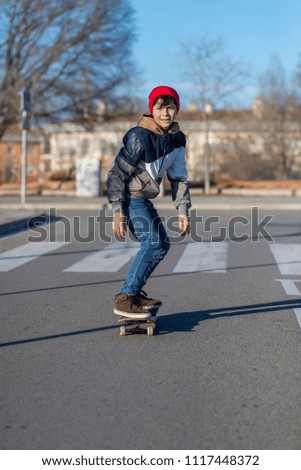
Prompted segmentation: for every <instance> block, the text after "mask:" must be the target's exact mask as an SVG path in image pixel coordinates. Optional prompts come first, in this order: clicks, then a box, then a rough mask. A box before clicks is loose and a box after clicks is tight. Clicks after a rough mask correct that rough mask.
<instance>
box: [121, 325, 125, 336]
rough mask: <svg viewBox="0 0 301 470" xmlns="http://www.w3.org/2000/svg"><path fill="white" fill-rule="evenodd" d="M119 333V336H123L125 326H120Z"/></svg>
mask: <svg viewBox="0 0 301 470" xmlns="http://www.w3.org/2000/svg"><path fill="white" fill-rule="evenodd" d="M119 334H120V336H125V334H126V329H125V326H121V327H120V330H119Z"/></svg>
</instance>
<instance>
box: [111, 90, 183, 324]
mask: <svg viewBox="0 0 301 470" xmlns="http://www.w3.org/2000/svg"><path fill="white" fill-rule="evenodd" d="M179 109H180V98H179V95H178V93H177V92H176V90H174V89H173V88H171V87H168V86H159V87H156V88H154V89H153V90H152V91H151V93H150V95H149V111H150V115H143V116H142V118H141V119H140V120H139V122H138V124H137V126H136V127H134V128H132V129H130V130H129V131H128V132H127V133H126V134H125V136H124V138H123V147H122V149H121V150H120V152H119V153H118V155H117V157H116V159H115V162H114V165H113V167H112V168H111V170H110V171H109V173H108V178H107V196H108V200H109V202H111V203H112V208H113V231H114V233H115V235H116V236H117V237H124V236H125V231H126V226H125V223H126V224H127V225H128V227H129V229H130V230H131V231H132V233H133V234H134V236H135V237H136V239H137V240H138V241H139V242H140V250H139V252H138V253H137V254H136V255H135V257H134V259H133V261H132V264H131V266H130V269H129V272H128V275H127V279H126V280H125V282H124V285H123V287H122V289H121V291H120V292H119V293H118V294H117V295H116V297H115V308H114V313H116V314H117V315H122V316H125V317H130V318H138V319H140V318H141V319H143V318H148V317H150V316H151V313H150V309H152V308H154V307H156V308H158V307H160V306H161V305H162V303H161V302H160V301H159V300H157V299H150V298H148V297H147V295H146V293H145V292H144V291H142V290H141V289H142V287H143V286H144V284H145V283H146V281H147V279H148V277H149V276H150V275H151V273H152V272H153V270H154V269H155V268H156V266H157V265H158V263H159V262H160V261H161V260H162V259H163V258H164V256H165V255H166V253H167V252H168V250H169V246H170V242H169V240H168V236H167V234H166V231H165V229H164V227H163V224H162V222H161V220H160V217H159V215H158V213H157V211H156V209H155V208H154V206H153V204H152V202H151V201H150V199H154V198H155V197H156V196H158V194H159V192H160V187H159V185H160V183H161V181H162V178H163V176H164V174H165V173H167V177H168V179H169V180H170V183H171V188H172V199H173V201H175V205H176V208H177V209H178V213H179V230H180V234H181V235H185V234H186V233H188V231H189V220H188V209H189V207H190V206H191V204H190V196H189V180H188V177H187V169H186V162H185V145H186V139H185V135H184V134H183V132H181V131H180V127H179V125H178V123H177V122H175V118H176V115H177V113H178V112H179Z"/></svg>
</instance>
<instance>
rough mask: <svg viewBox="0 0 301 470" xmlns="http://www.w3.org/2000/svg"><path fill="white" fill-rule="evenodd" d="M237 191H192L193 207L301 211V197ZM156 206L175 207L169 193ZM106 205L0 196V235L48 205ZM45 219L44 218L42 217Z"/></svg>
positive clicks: (77, 199)
mask: <svg viewBox="0 0 301 470" xmlns="http://www.w3.org/2000/svg"><path fill="white" fill-rule="evenodd" d="M244 194H245V193H244V192H242V193H238V192H237V194H236V196H224V195H212V196H201V195H197V194H193V192H192V194H191V200H192V209H198V210H203V211H210V210H248V209H251V207H259V208H260V209H262V210H272V209H273V210H295V211H301V197H299V196H298V197H296V196H294V197H287V196H286V197H284V196H283V194H282V193H281V192H279V193H278V196H276V195H274V194H275V192H273V197H272V196H270V197H269V196H265V197H261V195H260V194H259V195H258V196H257V197H255V196H253V197H251V196H246V195H244ZM155 206H156V208H158V210H160V209H162V210H163V209H167V210H175V206H174V204H173V202H172V200H171V196H170V195H168V196H163V197H158V198H157V199H156V201H155ZM105 207H108V208H109V209H110V205H109V204H108V201H107V199H106V197H103V196H102V197H95V198H93V197H92V198H88V197H86V198H85V197H70V196H66V197H28V198H27V202H26V203H25V204H24V205H22V204H21V201H20V197H5V198H3V197H2V198H1V199H0V236H3V235H7V234H8V233H11V232H13V231H17V230H21V229H25V228H26V227H28V226H30V225H32V224H33V223H34V222H35V221H36V219H33V220H31V219H32V218H33V217H35V218H36V217H38V216H42V217H44V218H45V217H49V209H50V208H55V209H57V210H58V209H61V210H74V211H81V210H94V211H99V210H101V209H103V208H105ZM44 220H45V219H44Z"/></svg>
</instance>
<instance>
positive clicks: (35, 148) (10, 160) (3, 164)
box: [0, 125, 42, 184]
mask: <svg viewBox="0 0 301 470" xmlns="http://www.w3.org/2000/svg"><path fill="white" fill-rule="evenodd" d="M41 142H42V137H41V135H40V133H39V132H37V131H30V132H28V133H27V180H28V181H38V180H39V179H40V178H41V176H42V174H41V168H40V158H41ZM21 161H22V135H21V130H20V128H19V127H18V125H15V126H12V127H10V128H9V129H8V130H7V131H6V132H5V134H4V136H3V137H2V139H1V140H0V184H3V183H16V184H18V183H20V179H21Z"/></svg>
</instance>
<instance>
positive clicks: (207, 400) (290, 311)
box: [0, 210, 301, 450]
mask: <svg viewBox="0 0 301 470" xmlns="http://www.w3.org/2000/svg"><path fill="white" fill-rule="evenodd" d="M55 215H56V216H57V217H61V219H60V220H59V219H57V220H56V221H54V222H53V223H52V224H50V225H47V227H46V226H43V227H42V228H41V229H40V231H39V232H38V231H37V230H36V231H24V232H20V233H16V234H13V235H11V236H7V237H5V238H2V239H0V251H1V255H0V269H1V270H2V272H0V289H1V294H0V297H1V303H0V309H1V333H0V335H1V350H0V365H1V386H0V387H1V396H0V448H1V449H87V450H88V449H107V450H109V449H131V450H134V449H300V445H301V395H300V386H301V367H300V357H301V346H300V344H301V343H300V325H301V317H300V311H301V300H300V291H301V256H300V258H299V259H298V253H299V251H298V250H299V247H300V246H301V216H300V213H299V212H295V211H272V210H270V211H268V212H267V211H265V212H264V211H260V213H259V214H257V215H256V213H255V214H254V213H253V215H252V214H251V212H250V211H248V210H240V211H239V210H236V211H235V212H234V211H230V210H226V211H220V212H219V211H218V210H212V211H210V213H209V212H205V211H204V212H202V213H201V212H198V213H197V216H198V217H203V219H202V220H200V219H198V220H197V222H198V225H197V230H196V233H192V238H196V235H197V236H198V237H199V241H198V242H197V241H194V243H195V245H193V244H192V243H191V241H192V240H191V238H186V239H184V240H182V241H181V242H179V239H178V238H177V237H176V233H175V232H174V233H172V235H173V237H174V240H173V242H174V243H173V246H172V249H171V251H170V252H169V254H168V256H167V258H166V259H165V260H164V261H163V262H162V263H161V265H160V266H159V267H158V268H157V270H156V271H155V272H154V274H153V276H152V277H151V278H150V280H149V282H148V285H147V289H146V290H147V292H148V293H149V294H150V295H153V296H155V297H157V298H160V299H162V301H163V307H162V308H161V310H160V312H159V315H160V317H159V321H158V326H157V331H156V335H155V336H154V337H148V336H146V335H131V336H126V337H120V336H119V331H118V325H117V319H118V317H117V316H116V315H114V314H113V313H112V306H113V298H114V295H115V293H116V292H117V291H118V289H119V288H120V286H121V284H122V280H123V279H124V277H125V275H126V272H127V269H128V266H129V262H125V264H123V266H121V267H120V268H119V269H117V268H116V271H113V272H97V271H96V269H97V262H95V260H94V261H93V259H94V258H93V256H94V255H95V256H98V255H97V253H98V252H99V250H102V248H104V247H107V246H108V244H107V243H105V242H104V241H103V240H102V239H103V238H104V231H105V220H104V214H103V213H102V214H101V216H100V219H99V221H96V219H95V216H96V215H97V213H96V211H92V210H90V211H85V212H71V211H69V212H67V211H59V212H58V213H57V214H55ZM162 215H164V216H165V218H166V220H169V217H170V216H172V215H174V212H170V211H163V212H162ZM266 215H270V216H273V218H272V219H269V222H268V224H267V225H265V226H264V227H260V221H261V220H263V219H264V217H265V216H266ZM76 216H79V219H76ZM92 216H93V217H92ZM88 217H90V219H88ZM209 217H215V219H209ZM233 217H235V219H233ZM237 217H239V218H237ZM252 217H253V221H252V223H251V219H252ZM256 218H257V219H256ZM256 220H257V222H256ZM267 220H268V219H267ZM88 221H90V222H88ZM89 223H90V225H89ZM108 227H109V224H108V225H107V228H106V234H107V236H110V229H109V228H108ZM169 227H170V228H172V226H171V225H170V226H169ZM194 227H195V225H194ZM258 227H259V229H258ZM263 228H264V229H266V233H267V234H268V235H269V237H268V238H270V240H267V239H265V238H263V237H262V236H261V235H260V233H258V230H259V231H260V230H261V229H262V232H263ZM77 229H78V230H77ZM46 230H47V232H46ZM50 231H51V236H52V240H51V243H52V244H53V242H57V245H54V244H53V245H52V247H54V246H56V248H57V249H55V250H53V249H52V248H49V250H50V251H48V252H45V253H44V254H43V255H42V256H40V254H41V253H42V252H41V253H40V252H39V253H40V254H39V253H38V252H30V251H28V245H35V246H38V245H39V246H40V245H41V241H42V239H43V237H44V236H46V235H47V236H48V239H47V240H46V242H47V241H49V236H50ZM29 236H31V237H35V238H36V240H35V242H31V243H28V242H26V240H28V237H29ZM243 236H244V238H246V240H245V241H242V240H243V238H242V237H243ZM212 237H214V240H215V241H214V242H212ZM252 238H253V239H252ZM266 238H267V237H266ZM39 240H40V242H38V241H39ZM200 240H202V241H203V243H202V242H201V241H200ZM60 242H62V244H59V243H60ZM63 242H66V243H63ZM201 244H202V245H203V246H204V247H205V248H206V250H205V251H203V252H202V253H201V252H199V251H197V250H198V248H197V245H201ZM272 245H273V246H275V247H276V248H275V249H274V251H273V249H272V248H271V246H272ZM114 246H115V245H114ZM188 246H189V247H190V248H187V247H188ZM20 247H21V248H20ZM216 247H217V248H218V247H222V249H221V250H219V249H218V250H217V251H216V250H215V248H216ZM129 249H131V248H129ZM186 249H187V250H188V251H185V253H186V254H187V256H186V258H185V256H184V258H181V255H182V254H183V252H184V250H186ZM11 250H14V251H11ZM189 250H190V251H189ZM194 250H196V251H194ZM283 250H284V254H283ZM109 253H110V254H109V256H111V255H112V252H109ZM189 253H190V254H189ZM193 253H195V256H193ZM290 254H293V256H290ZM91 256H92V261H91ZM122 256H123V255H122ZM287 256H288V258H287ZM87 257H89V258H88V259H89V260H90V261H89V263H87V262H86V264H85V263H84V264H81V265H80V266H81V268H80V269H81V270H78V271H76V269H79V268H78V266H79V265H75V263H78V262H81V261H82V260H84V259H86V258H87ZM285 257H286V258H285ZM105 258H106V257H104V259H105ZM107 258H108V256H107ZM187 259H188V260H190V261H189V263H188V265H187ZM185 260H186V261H185ZM195 260H198V261H197V263H200V264H199V265H197V266H196V265H195V262H196V261H195ZM200 260H203V261H202V262H201V261H200ZM25 261H26V262H25ZM184 261H185V262H186V264H183V262H184ZM1 263H2V264H1ZM13 263H15V265H14V266H15V267H12V266H13ZM93 263H94V264H93ZM181 263H182V264H181ZM202 263H203V264H202ZM204 263H205V264H204ZM74 266H77V268H76V267H74ZM85 266H86V267H85ZM91 266H92V268H91ZM93 266H94V268H93ZM95 266H96V267H95ZM183 266H184V267H183ZM187 266H188V267H187ZM189 266H191V269H190V267H189ZM193 266H194V267H193ZM92 269H94V272H93V270H92ZM193 270H194V271H193ZM183 271H184V272H183ZM299 289H300V291H299Z"/></svg>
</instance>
